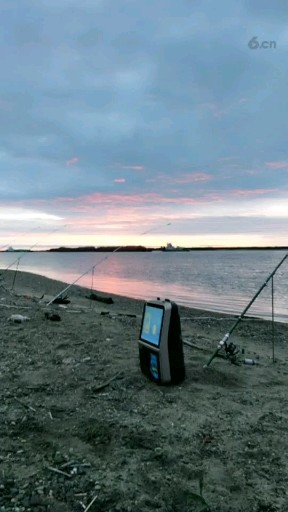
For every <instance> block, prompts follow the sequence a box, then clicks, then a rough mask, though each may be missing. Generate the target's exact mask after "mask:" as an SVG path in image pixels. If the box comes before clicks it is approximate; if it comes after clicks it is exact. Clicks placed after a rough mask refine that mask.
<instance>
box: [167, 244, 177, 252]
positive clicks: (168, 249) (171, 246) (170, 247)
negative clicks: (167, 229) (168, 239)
mask: <svg viewBox="0 0 288 512" xmlns="http://www.w3.org/2000/svg"><path fill="white" fill-rule="evenodd" d="M165 251H176V247H174V245H172V244H170V243H168V244H167V245H166V247H165Z"/></svg>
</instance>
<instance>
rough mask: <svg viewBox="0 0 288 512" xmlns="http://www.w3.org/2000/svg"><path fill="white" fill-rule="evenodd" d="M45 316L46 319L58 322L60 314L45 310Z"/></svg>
mask: <svg viewBox="0 0 288 512" xmlns="http://www.w3.org/2000/svg"><path fill="white" fill-rule="evenodd" d="M45 318H46V320H51V321H52V322H60V320H61V316H60V315H58V314H57V313H49V312H48V311H46V312H45Z"/></svg>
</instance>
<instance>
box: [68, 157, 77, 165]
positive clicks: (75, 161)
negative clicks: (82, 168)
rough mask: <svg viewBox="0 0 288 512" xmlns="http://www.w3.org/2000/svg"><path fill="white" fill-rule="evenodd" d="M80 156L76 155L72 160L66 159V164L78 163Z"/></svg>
mask: <svg viewBox="0 0 288 512" xmlns="http://www.w3.org/2000/svg"><path fill="white" fill-rule="evenodd" d="M78 162H79V158H78V157H77V156H75V157H74V158H70V160H67V161H66V165H75V164H78Z"/></svg>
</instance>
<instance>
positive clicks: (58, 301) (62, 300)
mask: <svg viewBox="0 0 288 512" xmlns="http://www.w3.org/2000/svg"><path fill="white" fill-rule="evenodd" d="M70 302H71V300H69V299H68V297H67V295H66V296H65V297H57V298H56V299H54V300H53V301H52V304H70Z"/></svg>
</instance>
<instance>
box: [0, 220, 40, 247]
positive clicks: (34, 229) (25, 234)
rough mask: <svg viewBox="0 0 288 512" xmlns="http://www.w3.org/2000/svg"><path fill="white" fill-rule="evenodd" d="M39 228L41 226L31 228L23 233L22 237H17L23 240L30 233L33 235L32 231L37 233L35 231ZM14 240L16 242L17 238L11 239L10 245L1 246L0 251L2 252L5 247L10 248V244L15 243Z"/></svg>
mask: <svg viewBox="0 0 288 512" xmlns="http://www.w3.org/2000/svg"><path fill="white" fill-rule="evenodd" d="M39 228H41V226H37V228H33V229H31V231H26V233H23V235H20V237H19V238H20V239H21V238H23V236H27V235H30V234H31V233H33V231H37V229H39ZM15 240H18V237H16V238H13V239H12V240H10V243H9V244H6V245H2V246H1V247H0V251H3V249H5V247H10V246H11V244H12V243H13V242H15Z"/></svg>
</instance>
